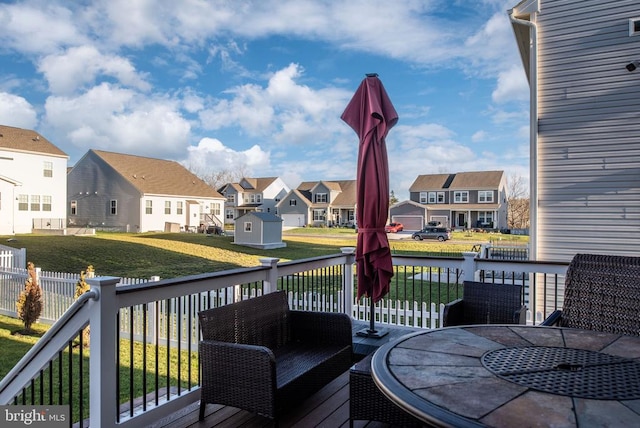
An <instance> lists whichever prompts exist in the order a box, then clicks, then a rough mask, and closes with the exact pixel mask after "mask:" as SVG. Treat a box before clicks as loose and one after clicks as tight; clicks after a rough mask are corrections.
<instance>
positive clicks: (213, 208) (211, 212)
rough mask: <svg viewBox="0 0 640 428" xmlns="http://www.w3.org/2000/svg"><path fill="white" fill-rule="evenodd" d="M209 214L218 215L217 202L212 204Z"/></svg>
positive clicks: (218, 205) (218, 206)
mask: <svg viewBox="0 0 640 428" xmlns="http://www.w3.org/2000/svg"><path fill="white" fill-rule="evenodd" d="M209 214H213V215H220V204H219V203H218V202H212V203H211V206H210V207H209Z"/></svg>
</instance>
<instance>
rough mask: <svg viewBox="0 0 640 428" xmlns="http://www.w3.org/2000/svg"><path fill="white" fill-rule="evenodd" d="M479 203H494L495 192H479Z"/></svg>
mask: <svg viewBox="0 0 640 428" xmlns="http://www.w3.org/2000/svg"><path fill="white" fill-rule="evenodd" d="M478 202H493V190H480V191H479V192H478Z"/></svg>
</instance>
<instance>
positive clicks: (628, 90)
mask: <svg viewBox="0 0 640 428" xmlns="http://www.w3.org/2000/svg"><path fill="white" fill-rule="evenodd" d="M509 16H510V18H511V22H512V25H513V30H514V34H515V38H516V42H517V47H518V49H519V51H520V55H521V57H522V62H523V65H524V70H525V72H526V75H527V78H528V80H529V85H530V89H531V112H530V114H531V126H530V131H531V135H530V143H531V173H530V177H531V192H530V195H531V201H532V204H531V245H532V251H531V254H532V258H534V259H538V260H560V261H567V260H570V259H571V258H572V257H573V255H574V254H576V253H579V252H583V253H599V254H623V255H638V243H639V242H640V68H638V69H637V70H634V71H629V69H628V68H627V67H626V66H627V65H629V64H632V63H633V62H634V61H638V60H640V3H638V0H613V1H612V0H526V1H522V2H520V3H518V4H517V5H516V6H515V7H514V8H513V9H512V10H510V11H509ZM514 47H515V46H514ZM629 68H630V69H631V68H633V67H629Z"/></svg>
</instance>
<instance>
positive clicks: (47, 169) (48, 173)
mask: <svg viewBox="0 0 640 428" xmlns="http://www.w3.org/2000/svg"><path fill="white" fill-rule="evenodd" d="M44 176H45V177H53V162H45V163H44Z"/></svg>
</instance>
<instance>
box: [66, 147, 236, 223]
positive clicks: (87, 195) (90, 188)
mask: <svg viewBox="0 0 640 428" xmlns="http://www.w3.org/2000/svg"><path fill="white" fill-rule="evenodd" d="M67 200H68V204H69V205H68V210H69V211H68V221H69V225H70V226H76V227H92V228H97V229H107V230H114V231H126V232H148V231H163V230H167V225H179V228H180V229H182V230H184V231H196V230H198V229H200V230H203V229H204V227H203V226H208V225H215V226H221V225H222V215H221V213H222V212H223V211H222V210H223V209H224V198H223V197H222V195H220V194H219V193H218V192H216V191H215V190H214V189H213V188H211V187H210V186H209V185H207V184H206V183H205V182H204V181H202V180H200V179H199V178H198V177H196V176H195V175H194V174H192V173H191V172H189V171H188V170H187V169H186V168H185V167H183V166H182V165H180V164H179V163H177V162H174V161H167V160H161V159H153V158H147V157H141V156H133V155H126V154H120V153H112V152H105V151H101V150H89V151H88V152H87V153H86V154H85V155H84V156H83V157H82V158H81V159H80V160H79V161H78V162H77V163H76V165H75V166H74V167H73V169H72V170H71V171H70V172H69V174H68V175H67ZM172 229H173V228H172ZM172 229H171V230H172Z"/></svg>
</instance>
